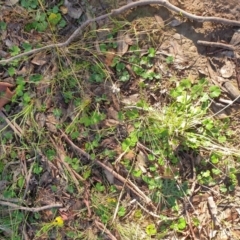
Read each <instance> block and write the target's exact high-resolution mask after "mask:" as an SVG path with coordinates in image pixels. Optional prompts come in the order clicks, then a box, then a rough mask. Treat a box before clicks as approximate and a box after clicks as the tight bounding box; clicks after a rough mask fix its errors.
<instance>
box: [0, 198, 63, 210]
mask: <svg viewBox="0 0 240 240" xmlns="http://www.w3.org/2000/svg"><path fill="white" fill-rule="evenodd" d="M0 205H2V206H7V207H11V209H9V210H24V211H28V212H40V211H43V210H46V209H50V208H60V207H62V206H63V205H62V204H61V203H57V204H51V205H47V206H43V207H35V208H30V207H23V206H19V205H17V204H14V203H10V202H4V201H0Z"/></svg>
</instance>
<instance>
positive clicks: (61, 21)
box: [58, 18, 67, 28]
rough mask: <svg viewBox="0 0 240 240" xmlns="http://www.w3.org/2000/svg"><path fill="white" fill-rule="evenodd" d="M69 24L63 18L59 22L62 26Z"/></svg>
mask: <svg viewBox="0 0 240 240" xmlns="http://www.w3.org/2000/svg"><path fill="white" fill-rule="evenodd" d="M66 25H67V22H66V21H65V20H64V19H63V18H62V19H61V20H60V22H59V23H58V26H59V27H60V28H64V27H65V26H66Z"/></svg>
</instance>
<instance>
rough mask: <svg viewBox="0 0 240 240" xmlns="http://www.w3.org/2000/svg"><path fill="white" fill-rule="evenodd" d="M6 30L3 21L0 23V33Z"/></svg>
mask: <svg viewBox="0 0 240 240" xmlns="http://www.w3.org/2000/svg"><path fill="white" fill-rule="evenodd" d="M6 29H7V24H6V23H5V22H3V21H0V31H4V30H6Z"/></svg>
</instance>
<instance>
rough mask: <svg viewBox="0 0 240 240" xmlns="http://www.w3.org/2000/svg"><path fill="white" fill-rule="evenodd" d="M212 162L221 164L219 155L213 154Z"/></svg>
mask: <svg viewBox="0 0 240 240" xmlns="http://www.w3.org/2000/svg"><path fill="white" fill-rule="evenodd" d="M210 160H211V162H212V163H214V164H216V163H218V162H219V155H218V154H216V153H212V154H211V156H210Z"/></svg>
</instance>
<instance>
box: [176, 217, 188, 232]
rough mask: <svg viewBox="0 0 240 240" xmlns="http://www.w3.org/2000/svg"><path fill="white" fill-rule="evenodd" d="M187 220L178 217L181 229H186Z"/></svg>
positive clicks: (178, 225)
mask: <svg viewBox="0 0 240 240" xmlns="http://www.w3.org/2000/svg"><path fill="white" fill-rule="evenodd" d="M186 225H187V224H186V220H185V219H184V218H179V219H178V224H177V227H178V229H179V230H184V229H185V228H186Z"/></svg>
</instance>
